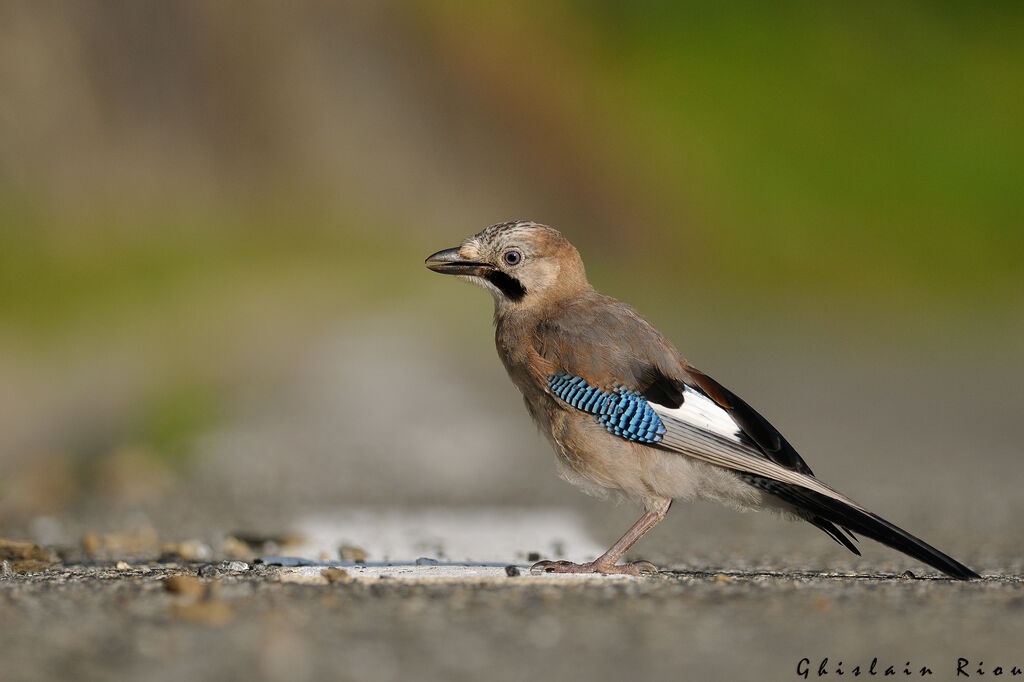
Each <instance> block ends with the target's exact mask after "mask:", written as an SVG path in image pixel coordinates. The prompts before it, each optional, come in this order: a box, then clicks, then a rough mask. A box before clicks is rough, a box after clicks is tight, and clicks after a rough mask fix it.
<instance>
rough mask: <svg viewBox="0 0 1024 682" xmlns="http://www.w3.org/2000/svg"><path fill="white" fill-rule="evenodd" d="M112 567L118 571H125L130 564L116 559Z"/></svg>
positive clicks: (128, 568)
mask: <svg viewBox="0 0 1024 682" xmlns="http://www.w3.org/2000/svg"><path fill="white" fill-rule="evenodd" d="M114 568H116V569H117V570H119V571H127V570H130V569H131V566H129V565H128V562H127V561H118V562H117V564H116V565H115V566H114Z"/></svg>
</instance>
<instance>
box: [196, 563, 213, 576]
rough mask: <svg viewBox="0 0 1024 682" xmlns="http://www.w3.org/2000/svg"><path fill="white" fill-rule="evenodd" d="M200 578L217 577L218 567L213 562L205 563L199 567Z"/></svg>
mask: <svg viewBox="0 0 1024 682" xmlns="http://www.w3.org/2000/svg"><path fill="white" fill-rule="evenodd" d="M198 573H199V577H200V578H215V577H217V567H216V566H214V565H213V564H205V565H203V566H200V567H199V571H198Z"/></svg>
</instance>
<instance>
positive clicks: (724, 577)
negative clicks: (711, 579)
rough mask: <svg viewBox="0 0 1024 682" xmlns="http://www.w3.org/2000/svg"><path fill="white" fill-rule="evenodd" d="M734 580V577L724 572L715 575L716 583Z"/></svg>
mask: <svg viewBox="0 0 1024 682" xmlns="http://www.w3.org/2000/svg"><path fill="white" fill-rule="evenodd" d="M732 581H733V578H732V577H731V576H728V575H725V574H723V573H719V574H718V575H716V576H715V582H716V583H731V582H732Z"/></svg>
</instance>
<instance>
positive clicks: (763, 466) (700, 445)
mask: <svg viewBox="0 0 1024 682" xmlns="http://www.w3.org/2000/svg"><path fill="white" fill-rule="evenodd" d="M650 405H651V407H652V408H653V409H654V411H655V412H657V413H658V415H659V416H661V417H662V419H663V422H664V425H665V428H666V433H665V435H664V437H663V438H662V440H661V442H660V444H661V445H662V446H663V447H665V448H667V449H669V450H674V451H676V452H679V453H682V454H684V455H689V456H690V457H694V458H696V459H700V460H703V461H705V462H708V463H709V464H714V465H716V466H720V467H724V468H726V469H732V470H734V471H740V472H748V473H751V474H756V475H758V476H763V477H765V478H768V479H772V480H775V481H781V482H783V483H790V484H793V485H798V486H800V487H802V488H807V489H808V490H813V491H814V492H817V493H820V494H822V495H825V496H827V497H831V498H832V499H835V500H839V501H841V502H844V503H846V504H848V505H850V506H852V507H855V508H857V509H860V510H861V511H864V508H863V507H861V506H860V505H859V504H857V503H856V502H854V501H853V500H851V499H850V498H848V497H846V496H845V495H843V494H841V493H839V492H837V491H835V490H833V489H832V488H831V487H829V486H828V485H826V484H824V483H822V482H821V481H819V480H818V479H816V478H814V477H813V476H808V475H806V474H801V473H798V472H796V471H793V470H791V469H787V468H786V467H783V466H780V465H779V464H776V463H775V462H773V461H771V460H770V459H768V458H767V457H765V456H764V454H763V453H761V451H760V450H758V449H757V448H755V447H754V446H753V445H750V444H748V443H746V442H744V441H743V440H742V439H741V438H740V433H741V431H740V428H739V426H738V425H737V424H736V422H734V421H733V420H732V417H730V416H729V413H728V412H726V411H725V410H723V409H722V408H721V407H719V406H718V405H717V404H716V403H715V402H714V401H713V400H711V399H710V398H707V397H706V396H704V395H703V394H702V393H700V392H698V391H695V390H694V389H692V388H690V387H689V386H687V387H686V388H685V391H684V393H683V404H682V405H681V406H680V407H678V408H676V409H672V408H669V407H665V406H664V405H658V404H656V403H650Z"/></svg>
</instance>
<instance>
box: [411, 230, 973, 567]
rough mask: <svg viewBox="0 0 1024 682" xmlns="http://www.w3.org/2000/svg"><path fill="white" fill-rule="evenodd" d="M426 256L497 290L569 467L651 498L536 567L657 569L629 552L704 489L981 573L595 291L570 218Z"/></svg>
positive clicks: (505, 342) (536, 407)
mask: <svg viewBox="0 0 1024 682" xmlns="http://www.w3.org/2000/svg"><path fill="white" fill-rule="evenodd" d="M425 264H426V266H427V268H429V269H430V270H432V271H434V272H437V273H441V274H446V275H454V276H456V277H458V278H459V279H463V280H466V281H469V282H472V283H474V284H477V285H480V286H482V287H484V288H485V289H487V290H488V291H490V293H491V295H492V296H493V298H494V325H495V345H496V346H497V350H498V356H499V357H500V359H501V361H502V363H503V364H504V366H505V369H506V370H507V372H508V375H509V378H510V379H511V380H512V383H513V384H515V386H516V387H517V388H518V389H519V391H520V392H521V393H522V396H523V400H524V402H525V403H526V409H527V411H528V412H529V414H530V416H531V417H532V419H533V420H534V421H535V422H536V424H537V425H538V427H539V429H540V431H541V432H542V433H543V434H544V435H545V436H546V437H547V439H548V440H549V441H550V442H551V445H552V446H553V448H554V450H555V453H556V463H557V468H558V472H559V474H560V475H561V476H562V477H563V478H564V479H566V480H567V481H569V482H570V483H573V484H575V485H577V486H579V487H580V488H582V489H583V490H584V492H587V493H590V494H593V495H597V496H599V497H607V496H615V497H619V498H624V499H627V500H631V501H634V502H638V503H640V504H641V505H642V506H643V508H644V513H643V515H642V516H641V517H640V519H639V520H638V521H637V522H636V523H635V524H634V525H633V526H632V527H631V528H630V529H629V530H628V531H626V533H625V534H624V535H623V536H622V537H621V538H620V539H619V540H618V541H617V542H615V544H613V545H612V546H611V547H610V548H609V549H608V551H606V552H605V553H604V554H602V555H601V556H599V557H597V558H596V559H594V560H593V561H589V562H584V563H573V562H570V561H540V562H537V563H536V564H534V565H533V566H532V567H531V568H532V570H533V571H534V572H536V573H601V574H625V575H634V576H636V575H641V574H651V573H657V572H658V570H657V568H656V567H655V566H654V565H653V564H651V563H649V562H646V561H637V562H632V563H619V560H620V559H622V557H623V555H625V553H626V552H627V551H628V550H629V549H630V548H631V547H632V546H633V545H634V543H636V542H637V541H638V540H639V539H640V538H641V537H642V536H643V535H644V534H645V533H647V532H648V531H649V530H651V528H653V527H654V526H655V525H656V524H657V523H659V522H660V521H661V520H662V519H664V518H665V516H666V514H667V513H668V511H669V508H670V507H671V506H672V503H673V501H674V500H677V499H679V500H694V499H699V500H715V501H719V502H723V503H725V504H727V505H729V506H732V507H734V508H738V509H741V510H746V509H767V510H771V511H775V512H779V513H780V514H781V515H783V516H787V517H789V518H795V519H797V520H804V521H807V522H809V523H811V524H812V525H814V526H816V527H817V528H819V529H821V530H822V531H824V532H825V533H826V534H827V535H829V536H830V537H831V538H832V539H833V540H835V541H836V542H838V543H839V544H840V545H843V546H844V547H846V549H848V550H850V551H851V552H853V553H854V554H857V555H860V551H859V549H858V547H857V545H856V544H854V543H855V542H857V541H858V538H857V537H856V535H854V533H857V534H860V535H863V536H865V537H868V538H871V539H873V540H876V541H877V542H880V543H882V544H884V545H887V546H889V547H891V548H893V549H895V550H898V551H900V552H903V553H905V554H907V555H908V556H911V557H913V558H915V559H917V560H919V561H921V562H923V563H925V564H927V565H929V566H931V567H933V568H935V569H938V570H939V571H941V572H942V573H945V574H946V575H947V576H950V577H951V578H956V579H963V580H966V579H972V578H978V577H979V575H978V574H977V573H975V572H974V571H973V570H971V569H970V568H968V567H967V566H965V565H963V564H962V563H960V562H958V561H957V560H955V559H953V558H952V557H950V556H948V555H946V554H944V553H942V552H941V551H939V550H938V549H936V548H934V547H932V546H931V545H929V544H927V543H926V542H924V541H923V540H920V539H918V538H917V537H915V536H913V535H911V534H910V533H908V532H907V531H905V530H903V529H902V528H899V527H898V526H896V525H894V524H892V523H890V522H889V521H886V520H885V519H883V518H882V517H880V516H878V515H876V514H874V513H872V512H870V511H868V510H867V509H865V508H864V507H863V506H861V505H860V504H858V503H856V502H854V501H853V500H852V499H850V498H849V497H847V496H845V495H843V494H842V493H840V492H838V491H837V490H835V489H834V488H832V487H831V486H829V485H828V484H826V483H824V482H823V481H821V480H819V479H818V478H817V477H815V476H814V473H813V472H812V471H811V468H810V467H809V466H808V465H807V463H806V462H805V461H804V460H803V458H802V457H801V456H800V455H799V454H797V452H796V450H795V449H794V448H793V446H792V445H790V444H789V442H788V441H787V440H786V439H785V438H784V437H783V436H782V434H781V433H780V432H779V431H778V430H777V429H776V428H775V427H774V426H772V425H771V424H770V423H769V422H768V420H767V419H765V418H764V417H762V416H761V415H760V414H759V413H758V412H756V411H755V410H754V409H753V408H752V407H751V406H750V405H748V404H747V403H746V402H744V401H743V400H742V399H741V398H739V397H738V396H737V395H736V394H734V393H733V392H732V391H730V390H729V389H727V388H725V387H724V386H722V385H721V384H719V383H718V382H717V381H715V380H714V379H712V378H711V377H710V376H708V375H707V374H705V373H704V372H701V371H700V370H698V369H696V368H695V367H693V366H692V365H690V364H689V363H688V362H687V361H686V360H685V359H684V358H683V356H682V355H681V354H680V352H679V350H678V349H677V348H676V347H675V346H674V345H673V344H672V343H671V342H670V341H669V340H668V339H667V338H666V337H665V336H664V335H662V334H661V333H660V332H659V331H658V330H657V329H655V328H654V326H653V325H652V324H651V323H650V322H648V321H647V319H645V318H644V317H642V316H641V315H640V314H639V313H638V312H637V311H636V310H634V309H633V308H632V307H631V306H629V305H628V304H626V303H623V302H621V301H618V300H616V299H614V298H612V297H610V296H606V295H604V294H601V293H599V292H598V291H596V290H595V289H594V288H593V287H592V286H591V284H590V283H589V281H588V280H587V276H586V272H585V269H584V265H583V260H582V259H581V257H580V254H579V252H578V251H577V250H576V248H575V247H574V246H573V245H572V244H571V243H569V241H568V240H567V239H566V238H565V237H564V236H563V235H562V234H561V232H559V231H558V230H556V229H554V228H552V227H549V226H547V225H543V224H540V223H536V222H533V221H529V220H515V221H510V222H503V223H497V224H494V225H491V226H489V227H487V228H485V229H484V230H482V231H481V232H479V233H478V234H476V235H474V236H472V237H469V238H467V239H465V240H464V241H463V242H462V243H461V245H460V246H458V247H455V248H449V249H444V250H441V251H438V252H436V253H434V254H431V255H430V256H428V257H427V259H426V261H425Z"/></svg>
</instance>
